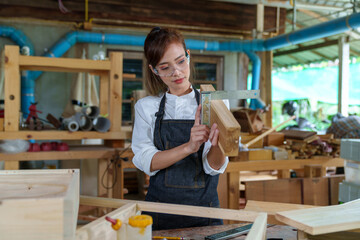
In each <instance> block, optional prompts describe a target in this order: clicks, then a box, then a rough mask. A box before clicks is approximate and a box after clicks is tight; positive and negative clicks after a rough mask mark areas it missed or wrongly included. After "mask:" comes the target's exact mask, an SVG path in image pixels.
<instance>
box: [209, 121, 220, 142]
mask: <svg viewBox="0 0 360 240" xmlns="http://www.w3.org/2000/svg"><path fill="white" fill-rule="evenodd" d="M209 140H210V142H211V146H213V147H217V146H218V141H219V129H218V128H217V124H216V123H214V124H213V125H212V126H211V129H210V134H209Z"/></svg>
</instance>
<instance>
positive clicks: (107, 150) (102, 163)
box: [0, 145, 135, 198]
mask: <svg viewBox="0 0 360 240" xmlns="http://www.w3.org/2000/svg"><path fill="white" fill-rule="evenodd" d="M122 150H123V149H122V148H113V147H107V146H104V145H70V146H69V151H40V152H22V153H16V154H9V153H0V161H2V160H4V161H5V162H13V161H15V162H17V161H40V160H75V159H98V195H99V196H106V197H114V198H124V191H123V189H124V175H123V172H124V171H123V170H124V168H135V166H134V165H133V164H132V162H131V159H132V157H133V155H134V154H133V152H132V151H131V149H128V150H126V151H125V152H123V153H122ZM120 153H121V157H128V158H129V161H123V160H120V162H119V164H118V168H117V174H118V179H119V180H118V181H117V182H116V183H115V186H114V189H118V191H112V189H105V188H104V187H103V186H102V184H101V182H100V181H101V177H102V175H103V173H104V172H105V171H106V169H107V167H108V165H109V163H110V161H111V160H112V159H113V158H114V157H115V156H116V155H118V154H120ZM5 170H10V169H6V168H5ZM109 172H110V173H112V172H113V171H112V169H111V170H110V171H109ZM112 179H113V176H112V174H109V175H108V176H107V179H106V182H107V185H109V186H111V185H112V183H113V182H112Z"/></svg>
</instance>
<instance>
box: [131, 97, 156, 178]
mask: <svg viewBox="0 0 360 240" xmlns="http://www.w3.org/2000/svg"><path fill="white" fill-rule="evenodd" d="M152 134H153V133H152V128H151V120H150V119H148V120H147V118H146V114H145V112H144V109H143V107H142V106H141V104H140V102H138V103H136V104H135V122H134V129H133V134H132V145H131V148H132V151H133V152H134V154H135V155H134V157H133V159H132V161H133V163H134V165H135V166H136V167H137V168H138V169H139V170H141V171H143V172H144V173H146V174H147V175H149V176H153V175H155V174H156V173H157V172H158V171H159V170H157V171H153V172H151V171H150V166H151V160H152V158H153V156H154V155H155V153H157V152H159V151H160V150H159V149H157V148H156V147H155V145H154V143H153V137H152Z"/></svg>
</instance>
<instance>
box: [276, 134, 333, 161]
mask: <svg viewBox="0 0 360 240" xmlns="http://www.w3.org/2000/svg"><path fill="white" fill-rule="evenodd" d="M282 133H283V134H284V138H285V143H286V144H285V149H286V150H291V158H292V159H309V158H313V157H314V156H326V157H339V154H340V142H339V141H338V140H336V139H333V135H332V134H328V135H317V134H316V132H311V131H298V130H284V131H282Z"/></svg>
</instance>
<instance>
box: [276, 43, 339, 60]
mask: <svg viewBox="0 0 360 240" xmlns="http://www.w3.org/2000/svg"><path fill="white" fill-rule="evenodd" d="M337 44H338V40H329V41H324V42H322V43H317V44H312V45H307V46H300V47H297V48H294V49H290V50H285V51H277V52H274V57H278V56H282V55H289V54H293V53H298V52H303V51H309V50H313V49H318V48H323V47H328V46H332V45H337Z"/></svg>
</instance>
